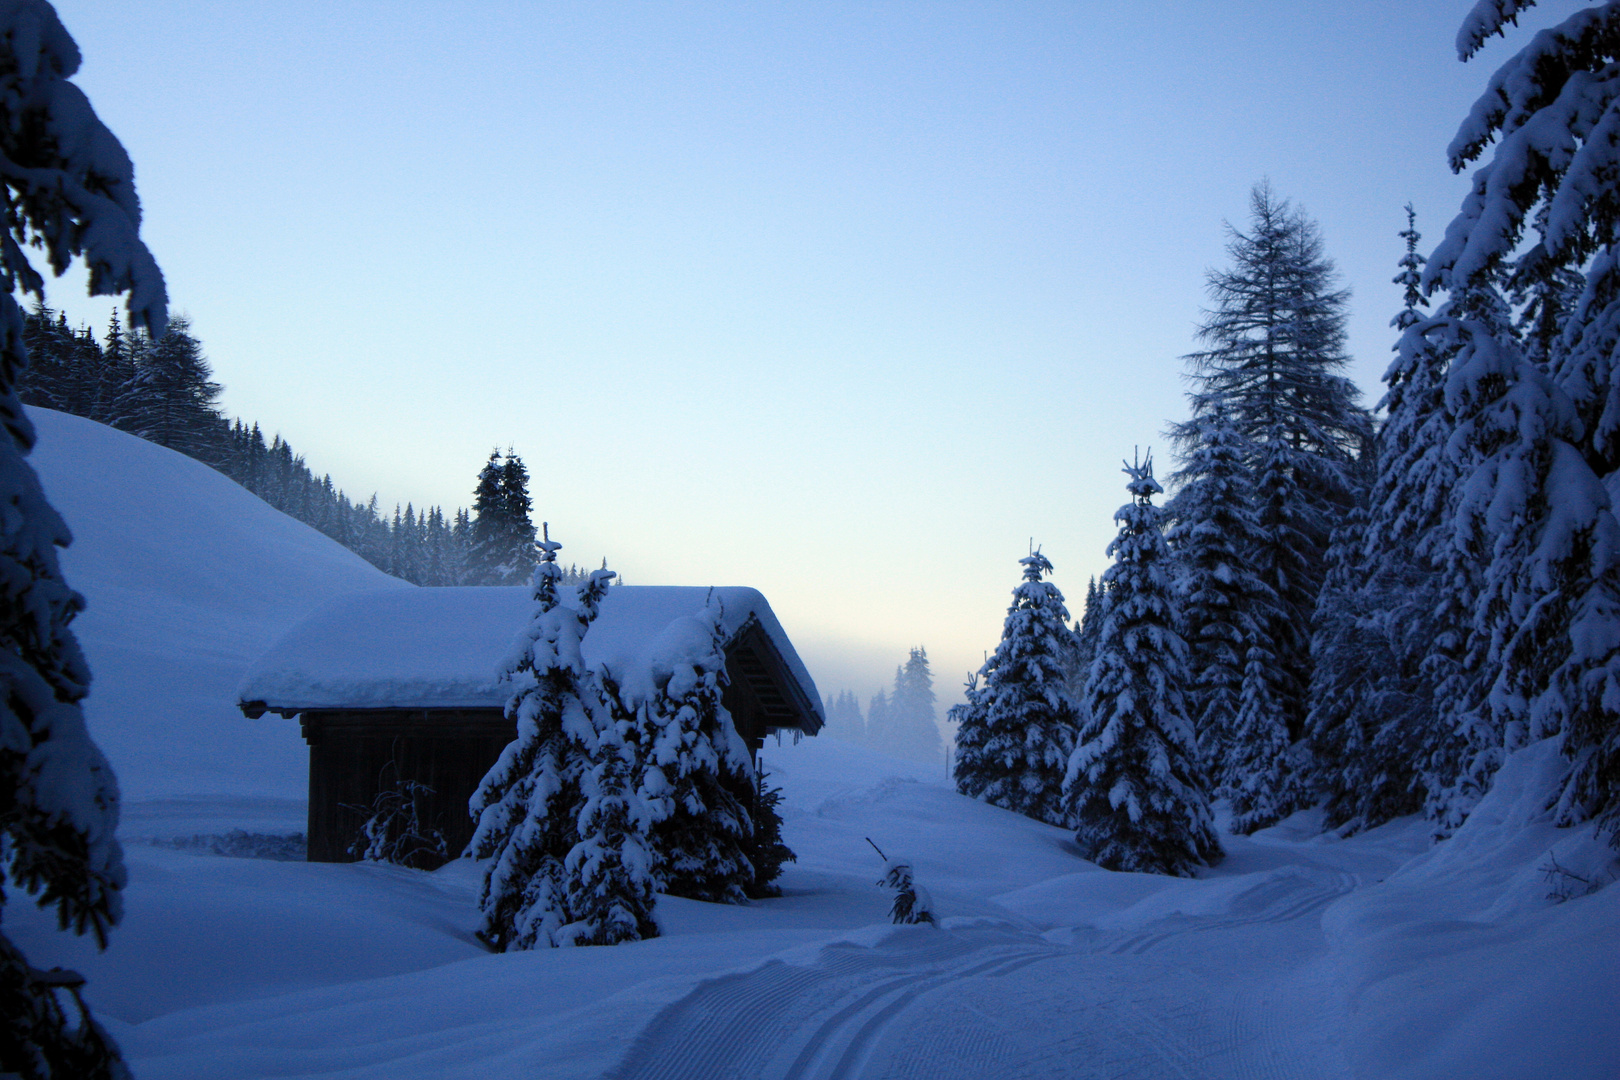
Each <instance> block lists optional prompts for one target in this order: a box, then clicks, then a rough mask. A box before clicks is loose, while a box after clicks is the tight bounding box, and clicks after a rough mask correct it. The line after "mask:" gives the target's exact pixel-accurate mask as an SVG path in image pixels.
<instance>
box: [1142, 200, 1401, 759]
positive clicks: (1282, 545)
mask: <svg viewBox="0 0 1620 1080" xmlns="http://www.w3.org/2000/svg"><path fill="white" fill-rule="evenodd" d="M1250 212H1251V213H1250V224H1249V229H1248V231H1246V232H1245V231H1240V230H1238V229H1235V228H1233V229H1230V230H1229V231H1230V233H1231V239H1230V242H1229V243H1228V245H1227V252H1228V254H1229V255H1230V256H1231V260H1232V265H1231V267H1230V268H1229V269H1224V270H1215V271H1211V272H1210V274H1209V293H1210V297H1211V299H1212V300H1213V301H1214V306H1213V307H1212V308H1211V309H1209V310H1208V311H1206V312H1205V313H1204V321H1203V325H1202V326H1201V327H1200V328H1199V338H1200V339H1201V341H1202V342H1203V344H1204V346H1205V347H1204V348H1203V349H1201V350H1200V351H1198V352H1194V353H1191V354H1189V355H1188V356H1187V357H1186V360H1187V361H1188V363H1189V365H1190V367H1191V371H1190V374H1189V377H1190V379H1191V381H1192V383H1193V390H1192V393H1191V394H1190V395H1189V396H1190V399H1191V404H1192V417H1191V418H1190V419H1189V420H1188V421H1186V422H1185V423H1182V424H1179V425H1177V426H1176V427H1174V428H1173V429H1172V434H1173V436H1174V438H1175V440H1176V444H1177V448H1178V450H1179V452H1180V454H1181V456H1182V458H1183V460H1184V461H1186V460H1189V458H1190V455H1191V454H1192V453H1193V452H1194V451H1195V450H1196V448H1197V445H1198V442H1199V439H1200V437H1201V435H1202V433H1204V432H1207V431H1209V430H1222V431H1230V432H1231V433H1233V435H1234V436H1235V438H1236V439H1237V440H1238V445H1239V447H1240V449H1241V453H1242V454H1243V466H1244V469H1245V471H1246V472H1247V473H1248V476H1249V485H1248V486H1249V487H1250V489H1251V490H1252V491H1253V493H1254V512H1255V518H1256V530H1255V532H1254V534H1253V536H1252V540H1251V542H1250V543H1248V544H1246V545H1245V550H1243V551H1242V552H1241V553H1240V554H1241V556H1242V558H1243V560H1244V561H1245V563H1246V564H1247V565H1248V566H1249V567H1250V568H1252V569H1253V571H1254V573H1255V575H1256V576H1257V577H1258V579H1259V580H1260V582H1262V583H1263V584H1264V585H1265V586H1266V588H1267V589H1269V590H1270V594H1271V595H1270V598H1269V599H1268V601H1267V605H1268V607H1269V609H1270V611H1269V616H1270V617H1269V619H1267V621H1268V623H1269V625H1268V627H1267V631H1268V633H1267V637H1268V638H1269V641H1268V642H1267V646H1266V647H1267V652H1268V655H1267V656H1266V658H1265V661H1264V662H1265V663H1266V664H1268V665H1270V667H1271V668H1272V669H1273V670H1271V671H1269V672H1267V673H1266V679H1267V682H1268V683H1269V689H1270V694H1269V700H1268V701H1267V702H1266V703H1265V707H1267V708H1272V709H1275V710H1276V712H1277V715H1276V718H1275V723H1276V724H1280V725H1281V727H1282V728H1283V730H1284V731H1286V733H1287V736H1288V740H1289V741H1291V740H1292V739H1295V738H1298V736H1299V735H1300V734H1301V733H1302V731H1303V727H1304V719H1305V714H1306V710H1307V702H1306V691H1307V687H1308V685H1309V682H1310V638H1309V626H1310V619H1311V615H1312V612H1313V611H1314V610H1315V607H1316V593H1317V590H1318V589H1319V588H1320V587H1321V581H1322V555H1323V553H1324V552H1325V551H1326V549H1327V544H1328V538H1329V534H1330V532H1331V530H1332V527H1333V525H1334V524H1335V523H1336V522H1337V521H1338V519H1339V518H1340V516H1341V515H1342V513H1343V512H1344V510H1345V509H1346V508H1348V507H1349V506H1350V505H1352V504H1353V503H1354V501H1355V490H1354V486H1355V474H1354V470H1353V468H1352V466H1353V462H1354V460H1355V457H1356V455H1357V453H1358V452H1359V450H1360V448H1361V447H1362V445H1364V443H1365V442H1366V440H1367V438H1368V437H1369V435H1370V431H1371V424H1370V420H1369V417H1368V416H1367V413H1366V412H1365V410H1363V409H1362V408H1361V406H1360V405H1359V404H1358V403H1357V397H1358V394H1357V391H1356V389H1355V385H1354V384H1353V383H1352V382H1351V381H1350V380H1349V379H1347V378H1346V377H1345V376H1344V375H1343V369H1344V367H1345V365H1346V364H1347V363H1348V357H1347V356H1346V354H1345V352H1344V337H1345V335H1344V319H1345V304H1346V301H1347V297H1348V294H1347V293H1346V292H1344V291H1343V290H1340V289H1337V288H1335V287H1334V281H1335V276H1336V273H1335V270H1334V267H1333V264H1332V262H1331V261H1330V260H1329V259H1328V258H1327V257H1326V255H1325V254H1323V250H1322V240H1321V236H1320V232H1319V230H1318V228H1317V226H1316V224H1315V222H1313V221H1311V220H1310V219H1309V218H1308V217H1306V216H1305V215H1304V214H1303V213H1302V212H1300V211H1298V210H1296V209H1294V208H1293V207H1291V206H1290V205H1289V203H1288V202H1287V200H1285V199H1279V198H1277V197H1276V196H1275V195H1274V194H1273V193H1272V191H1271V189H1270V187H1269V186H1268V185H1266V184H1264V183H1262V184H1259V185H1257V186H1256V187H1255V188H1254V190H1253V191H1252V193H1251V195H1250ZM1216 416H1219V417H1221V421H1220V423H1219V424H1218V425H1216V426H1215V427H1214V428H1211V427H1210V426H1209V425H1208V423H1207V422H1208V421H1209V420H1211V418H1213V417H1216ZM1178 518H1179V520H1180V521H1181V522H1182V524H1183V526H1184V527H1187V528H1196V527H1197V524H1196V522H1193V521H1191V520H1190V519H1189V518H1187V517H1184V516H1180V515H1178ZM1267 614H1268V613H1267V612H1262V611H1259V610H1256V611H1253V612H1251V613H1250V615H1251V617H1252V618H1254V619H1256V620H1260V619H1262V618H1265V617H1266V616H1267ZM1191 632H1192V633H1193V634H1194V635H1195V637H1196V636H1197V635H1198V634H1199V633H1200V630H1199V628H1198V627H1192V628H1191ZM1255 700H1256V702H1257V703H1258V702H1259V700H1260V697H1259V695H1256V698H1255ZM1270 723H1271V721H1268V724H1270Z"/></svg>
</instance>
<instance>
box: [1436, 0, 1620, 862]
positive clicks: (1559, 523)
mask: <svg viewBox="0 0 1620 1080" xmlns="http://www.w3.org/2000/svg"><path fill="white" fill-rule="evenodd" d="M1533 3H1534V0H1514V2H1512V3H1508V2H1505V0H1488V2H1482V3H1479V4H1477V5H1476V6H1475V8H1474V9H1473V11H1472V12H1471V13H1470V15H1469V16H1468V18H1467V20H1466V21H1465V22H1464V25H1463V27H1462V29H1461V31H1460V32H1459V34H1458V38H1457V46H1458V53H1459V55H1460V56H1461V57H1462V58H1463V59H1465V60H1466V59H1468V58H1470V57H1471V56H1473V55H1474V54H1475V53H1477V52H1478V50H1479V49H1480V48H1481V46H1482V45H1483V44H1484V42H1485V41H1486V40H1487V39H1488V38H1489V37H1491V36H1492V35H1495V34H1502V35H1504V36H1506V33H1507V27H1508V26H1509V25H1510V24H1512V23H1514V22H1515V20H1516V18H1517V15H1518V13H1519V12H1520V11H1522V10H1524V9H1526V8H1528V7H1530V6H1532V5H1533ZM1617 55H1620V4H1616V3H1613V2H1610V3H1603V4H1597V5H1591V6H1587V7H1584V8H1582V9H1580V10H1578V11H1576V12H1574V13H1573V14H1571V15H1569V16H1568V17H1567V18H1566V19H1564V20H1563V22H1561V23H1560V24H1558V25H1557V26H1555V27H1553V28H1551V29H1549V30H1545V31H1542V32H1541V33H1538V34H1536V35H1535V36H1534V37H1533V38H1532V39H1531V40H1530V41H1529V42H1528V43H1527V44H1526V46H1525V47H1524V48H1523V49H1522V50H1520V52H1519V53H1517V54H1516V55H1515V56H1513V57H1512V58H1510V59H1509V60H1508V61H1507V62H1506V63H1505V64H1503V65H1502V67H1501V68H1500V69H1499V70H1498V71H1497V72H1496V73H1495V74H1494V75H1493V76H1492V77H1491V79H1490V81H1489V84H1488V85H1487V87H1486V91H1485V93H1484V94H1483V95H1481V97H1480V98H1479V100H1478V101H1477V102H1476V103H1475V105H1474V107H1473V109H1472V111H1471V112H1470V114H1469V116H1468V117H1467V119H1466V120H1464V122H1463V124H1462V126H1461V127H1460V129H1459V130H1458V132H1457V135H1456V137H1455V138H1454V139H1453V140H1452V143H1451V146H1450V147H1449V148H1448V153H1449V154H1450V157H1451V164H1452V167H1453V169H1455V170H1457V171H1462V170H1463V169H1465V168H1467V167H1468V165H1469V163H1471V162H1473V161H1476V160H1478V159H1480V158H1481V157H1483V156H1484V155H1485V153H1486V151H1487V149H1488V148H1490V147H1491V144H1492V143H1495V147H1494V150H1492V152H1491V156H1490V160H1489V161H1487V162H1485V163H1484V164H1483V165H1481V166H1480V167H1479V168H1477V169H1476V170H1475V172H1474V176H1473V183H1472V188H1471V191H1470V193H1469V195H1468V197H1467V198H1466V199H1465V200H1464V203H1463V206H1462V210H1461V212H1460V213H1459V214H1458V216H1457V217H1456V218H1455V219H1454V220H1453V221H1452V223H1451V225H1450V227H1449V228H1448V229H1447V230H1446V237H1445V239H1444V240H1443V241H1442V242H1441V244H1440V246H1439V247H1438V248H1437V249H1436V250H1435V252H1434V254H1433V255H1432V256H1431V258H1430V265H1429V271H1428V274H1427V275H1426V278H1425V283H1426V285H1428V286H1430V287H1431V288H1432V287H1439V288H1444V289H1446V290H1448V291H1449V292H1450V293H1451V294H1452V295H1453V297H1456V296H1457V295H1458V293H1459V291H1460V290H1465V289H1468V288H1472V287H1477V286H1479V285H1480V284H1481V283H1483V282H1489V281H1492V280H1494V279H1495V278H1496V277H1498V276H1499V275H1500V274H1501V272H1502V271H1503V269H1504V267H1505V266H1506V264H1507V263H1508V261H1509V260H1510V259H1513V258H1514V255H1515V251H1516V249H1518V248H1519V247H1520V246H1521V245H1522V244H1523V243H1524V241H1526V239H1527V238H1528V237H1527V230H1533V231H1534V237H1533V242H1532V243H1530V244H1529V245H1528V248H1527V250H1525V251H1524V253H1523V254H1522V255H1520V256H1518V258H1517V259H1516V260H1515V266H1514V271H1515V274H1514V276H1515V279H1516V282H1517V283H1518V284H1519V285H1520V287H1523V286H1525V284H1526V283H1529V284H1530V285H1532V286H1533V285H1534V284H1535V283H1537V282H1540V283H1542V288H1543V292H1544V294H1545V295H1548V296H1553V295H1556V294H1557V292H1558V291H1559V289H1558V286H1557V281H1556V275H1557V274H1559V273H1560V272H1562V271H1566V270H1573V271H1576V272H1579V273H1581V274H1582V275H1583V277H1584V284H1583V287H1582V289H1581V293H1580V296H1579V298H1578V299H1577V300H1576V301H1575V302H1574V304H1573V307H1572V308H1571V310H1569V312H1568V314H1567V315H1566V316H1565V317H1564V318H1563V325H1562V328H1561V330H1560V331H1559V333H1558V335H1557V337H1556V339H1552V340H1551V344H1550V346H1549V348H1548V350H1547V351H1548V355H1547V357H1546V360H1545V365H1546V367H1545V371H1544V370H1543V368H1542V367H1541V365H1538V364H1537V363H1536V361H1535V357H1534V350H1532V353H1531V355H1525V354H1524V353H1523V352H1522V351H1521V350H1519V348H1518V347H1517V343H1516V342H1511V341H1502V340H1498V341H1495V342H1490V343H1486V342H1483V341H1481V342H1480V344H1481V346H1482V347H1480V348H1477V349H1476V350H1475V353H1474V356H1473V357H1472V358H1471V359H1470V362H1468V363H1461V362H1456V363H1453V365H1452V368H1451V371H1450V373H1449V377H1448V380H1447V384H1446V399H1447V405H1448V407H1449V408H1451V409H1452V410H1453V411H1455V412H1457V413H1458V414H1459V417H1458V423H1457V429H1456V431H1455V432H1454V434H1453V438H1452V442H1451V445H1452V446H1454V447H1457V448H1459V449H1460V450H1461V451H1462V452H1463V453H1464V454H1466V455H1467V458H1468V461H1467V464H1466V466H1465V468H1466V473H1465V479H1464V485H1465V489H1464V491H1463V493H1462V497H1461V499H1460V501H1459V505H1458V508H1457V509H1458V513H1457V517H1456V522H1455V524H1456V530H1457V534H1458V535H1457V540H1458V543H1459V545H1460V546H1462V547H1464V548H1465V549H1467V548H1472V547H1473V545H1475V544H1478V543H1479V542H1481V541H1486V540H1488V541H1489V550H1488V551H1473V552H1472V553H1473V554H1474V555H1475V556H1476V557H1477V558H1479V559H1480V560H1481V563H1480V564H1481V566H1482V567H1483V569H1482V571H1481V575H1480V578H1481V588H1480V590H1479V595H1478V598H1477V600H1476V601H1475V603H1474V604H1473V611H1472V615H1473V628H1474V631H1475V632H1476V633H1477V634H1479V635H1481V636H1482V638H1483V639H1484V642H1485V645H1484V648H1483V649H1482V650H1475V651H1474V652H1473V653H1472V654H1471V655H1473V656H1478V655H1481V654H1483V656H1484V657H1485V661H1484V663H1485V670H1484V674H1486V675H1489V676H1491V686H1490V690H1489V692H1488V694H1487V696H1486V700H1485V701H1484V702H1483V703H1482V704H1481V705H1480V706H1479V707H1477V708H1476V709H1474V710H1473V713H1472V715H1473V717H1474V718H1475V722H1474V724H1473V725H1472V728H1471V731H1472V735H1473V741H1474V742H1475V743H1476V744H1477V743H1478V742H1479V741H1480V740H1481V739H1482V738H1483V739H1484V740H1488V741H1490V742H1495V741H1496V740H1497V739H1498V738H1500V740H1501V742H1500V746H1499V747H1490V748H1489V750H1488V751H1487V752H1486V753H1485V754H1483V755H1478V754H1476V755H1475V760H1476V761H1482V762H1484V763H1485V765H1486V766H1487V768H1488V766H1489V762H1490V760H1491V758H1492V756H1493V755H1495V754H1499V753H1500V752H1501V751H1502V750H1505V749H1507V748H1510V747H1511V746H1513V745H1516V744H1517V743H1518V742H1519V741H1521V740H1523V739H1526V738H1535V737H1537V736H1540V735H1550V734H1561V735H1562V736H1563V750H1564V753H1565V754H1566V755H1567V756H1568V757H1569V760H1570V769H1569V773H1568V776H1567V777H1566V779H1565V780H1564V782H1563V784H1562V786H1561V789H1560V790H1559V792H1558V793H1557V794H1556V804H1557V807H1558V819H1559V821H1560V822H1561V823H1563V824H1572V823H1574V822H1577V821H1581V820H1585V819H1589V818H1596V819H1597V820H1598V821H1599V823H1600V827H1602V828H1606V829H1609V830H1610V831H1611V834H1612V835H1614V836H1615V837H1616V838H1617V842H1620V630H1617V625H1616V624H1617V622H1620V610H1617V606H1616V583H1617V578H1620V567H1617V560H1620V552H1617V551H1616V547H1615V543H1614V539H1613V538H1614V536H1615V528H1616V526H1615V520H1614V514H1613V511H1612V509H1611V508H1610V505H1609V501H1608V498H1607V492H1606V490H1605V488H1606V486H1607V482H1608V481H1610V480H1611V479H1612V478H1613V476H1614V474H1615V472H1616V471H1617V470H1620V378H1617V376H1616V357H1617V355H1620V349H1617V346H1620V249H1617V245H1616V240H1617V235H1620V234H1617V229H1620V198H1617V197H1616V196H1617V188H1620V182H1617V180H1616V177H1617V176H1620V140H1617V139H1616V138H1615V137H1614V132H1615V130H1616V129H1617V126H1620V74H1617V72H1616V70H1615V67H1614V58H1615V57H1616V56H1617ZM1548 336H1549V337H1550V335H1548ZM1549 376H1550V377H1549ZM1473 666H1474V667H1475V668H1476V669H1477V668H1478V665H1477V664H1476V665H1473Z"/></svg>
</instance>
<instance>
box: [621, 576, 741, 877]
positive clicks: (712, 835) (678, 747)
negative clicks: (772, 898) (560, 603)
mask: <svg viewBox="0 0 1620 1080" xmlns="http://www.w3.org/2000/svg"><path fill="white" fill-rule="evenodd" d="M721 617H722V611H721V607H720V603H719V601H717V600H714V599H713V598H711V599H710V602H709V604H708V606H707V607H705V609H704V611H703V614H702V615H700V616H694V617H690V618H684V619H677V620H676V621H675V622H674V623H671V624H670V626H669V627H668V628H667V629H666V630H665V631H664V633H663V635H662V636H661V637H660V639H659V641H658V642H657V643H656V644H655V645H654V647H653V649H652V650H651V652H652V655H653V656H654V657H655V658H656V659H655V660H654V662H653V668H652V671H651V673H650V674H651V677H652V687H651V693H650V696H649V697H648V698H647V700H646V701H644V702H642V703H641V704H640V706H639V708H640V709H641V711H642V714H643V719H642V727H643V729H644V730H645V731H646V732H647V734H648V737H649V738H650V740H651V744H650V747H649V757H648V759H647V761H646V763H645V771H644V773H643V776H642V780H641V792H640V795H641V798H642V800H643V801H644V802H645V803H646V804H647V805H648V807H649V809H650V813H651V818H652V821H653V823H654V824H653V826H652V845H653V850H654V853H655V855H656V858H657V880H658V884H659V891H661V892H667V893H669V894H670V895H671V896H684V897H687V898H689V899H692V900H708V901H711V902H718V903H727V904H741V903H744V902H746V901H747V899H748V896H747V894H748V891H749V890H750V889H751V888H753V887H754V885H755V872H754V871H755V868H754V867H753V866H752V865H751V864H750V863H749V861H748V858H747V856H746V855H745V854H744V847H745V845H746V844H747V841H748V838H749V836H750V835H751V834H752V833H753V831H754V822H753V820H752V817H751V815H750V813H749V806H750V804H751V803H752V802H753V801H754V798H755V790H756V783H755V779H754V766H753V762H752V761H751V760H750V756H749V753H748V747H747V745H745V744H744V743H743V741H742V737H741V736H740V735H738V734H737V729H736V727H735V725H733V724H732V722H731V715H730V714H729V713H728V712H726V710H725V707H724V706H722V705H721V704H720V694H721V691H722V690H723V689H724V687H725V682H726V658H725V652H724V646H725V631H724V628H723V627H722V625H721V621H720V620H721ZM761 884H763V883H761Z"/></svg>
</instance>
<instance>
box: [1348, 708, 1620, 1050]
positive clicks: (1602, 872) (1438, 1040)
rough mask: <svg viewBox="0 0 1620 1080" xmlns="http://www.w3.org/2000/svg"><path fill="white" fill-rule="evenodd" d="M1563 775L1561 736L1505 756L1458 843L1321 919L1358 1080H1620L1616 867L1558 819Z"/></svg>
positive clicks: (1609, 855)
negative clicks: (1364, 1079) (1460, 1079)
mask: <svg viewBox="0 0 1620 1080" xmlns="http://www.w3.org/2000/svg"><path fill="white" fill-rule="evenodd" d="M1565 768H1567V762H1565V761H1563V759H1562V758H1561V756H1560V754H1559V747H1558V740H1557V739H1556V738H1555V739H1546V740H1543V741H1541V742H1539V743H1536V744H1534V745H1531V746H1529V747H1526V748H1525V749H1524V750H1522V751H1520V752H1518V753H1516V754H1513V755H1510V756H1509V758H1508V760H1507V762H1506V763H1504V764H1503V766H1502V768H1501V770H1500V771H1499V772H1498V773H1497V774H1496V778H1495V780H1494V782H1493V785H1492V787H1491V790H1490V792H1489V793H1488V794H1487V795H1486V796H1485V797H1484V798H1483V799H1482V800H1481V801H1480V804H1479V806H1478V807H1476V808H1475V810H1474V812H1473V813H1472V814H1471V815H1470V816H1469V818H1468V821H1467V822H1466V823H1465V824H1464V825H1463V826H1462V828H1460V829H1459V830H1457V832H1456V834H1455V835H1454V836H1452V837H1451V839H1449V840H1447V841H1445V842H1443V843H1440V844H1437V845H1435V846H1434V848H1433V849H1432V850H1430V851H1428V852H1427V853H1425V854H1423V855H1420V856H1418V857H1417V858H1415V859H1412V860H1411V861H1410V862H1407V863H1406V864H1405V865H1403V866H1402V867H1400V869H1399V870H1397V871H1396V872H1394V873H1392V874H1390V875H1389V876H1388V878H1386V879H1385V880H1384V881H1383V882H1382V883H1380V884H1377V885H1375V886H1373V887H1372V888H1368V889H1364V890H1361V891H1360V892H1357V893H1355V894H1353V895H1351V896H1348V897H1346V898H1345V899H1343V900H1341V901H1339V902H1338V903H1337V904H1335V905H1334V906H1333V907H1332V908H1330V909H1329V910H1328V911H1327V913H1326V916H1325V917H1324V919H1323V928H1324V930H1325V931H1326V933H1327V937H1328V941H1329V943H1330V945H1331V948H1332V953H1333V955H1334V958H1335V960H1336V966H1337V968H1338V970H1339V972H1340V978H1341V980H1342V985H1343V987H1344V991H1345V993H1346V996H1347V998H1348V1002H1347V1004H1348V1009H1347V1014H1348V1017H1349V1020H1350V1025H1351V1026H1350V1032H1349V1038H1348V1039H1347V1040H1346V1042H1347V1050H1348V1051H1349V1054H1350V1057H1351V1062H1352V1064H1353V1065H1354V1066H1356V1067H1357V1069H1358V1070H1359V1073H1358V1074H1359V1075H1367V1076H1380V1077H1388V1078H1390V1080H1396V1078H1412V1080H1417V1078H1425V1080H1443V1078H1447V1077H1453V1076H1477V1077H1530V1076H1548V1075H1554V1074H1556V1075H1557V1076H1559V1077H1562V1078H1569V1080H1575V1078H1580V1080H1612V1077H1614V1076H1616V1075H1620V1073H1617V1071H1616V1070H1617V1069H1620V1044H1617V1042H1616V1039H1615V1033H1616V1032H1620V933H1617V928H1620V887H1616V886H1615V885H1614V884H1613V882H1614V880H1615V879H1616V878H1617V877H1620V864H1617V863H1616V861H1615V852H1614V850H1613V849H1612V848H1609V847H1608V845H1607V844H1604V843H1602V842H1601V841H1599V840H1598V839H1597V838H1596V837H1595V835H1594V833H1593V830H1592V829H1591V827H1590V826H1588V827H1585V828H1579V829H1559V828H1557V827H1555V826H1554V825H1553V824H1552V815H1551V813H1550V812H1549V811H1548V809H1547V803H1548V798H1549V793H1551V792H1553V791H1556V790H1557V784H1558V781H1559V779H1560V777H1561V776H1562V775H1563V771H1564V769H1565ZM1559 868H1562V870H1561V871H1560V869H1559ZM1555 1048H1556V1049H1555ZM1550 1055H1551V1056H1550ZM1554 1060H1556V1061H1557V1065H1556V1068H1554V1067H1553V1065H1552V1062H1553V1061H1554Z"/></svg>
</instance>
